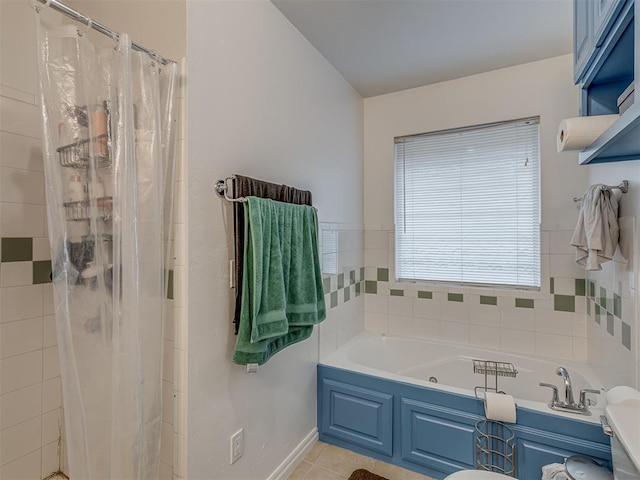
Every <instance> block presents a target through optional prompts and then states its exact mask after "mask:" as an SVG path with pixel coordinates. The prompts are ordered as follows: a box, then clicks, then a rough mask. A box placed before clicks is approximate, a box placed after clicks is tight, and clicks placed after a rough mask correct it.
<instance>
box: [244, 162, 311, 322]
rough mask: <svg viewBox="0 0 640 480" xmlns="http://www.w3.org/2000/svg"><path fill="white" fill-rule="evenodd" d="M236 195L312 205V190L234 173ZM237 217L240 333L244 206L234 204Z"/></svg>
mask: <svg viewBox="0 0 640 480" xmlns="http://www.w3.org/2000/svg"><path fill="white" fill-rule="evenodd" d="M234 177H235V180H234V182H233V185H234V192H233V195H234V197H260V198H270V199H271V200H277V201H278V202H286V203H293V204H296V205H311V192H310V191H308V190H299V189H297V188H294V187H289V186H287V185H279V184H276V183H270V182H265V181H263V180H256V179H255V178H251V177H245V176H243V175H237V174H236V175H234ZM234 207H235V210H234V217H235V225H234V228H235V258H236V271H235V277H236V285H235V287H236V304H235V312H234V317H233V323H234V324H235V333H236V335H237V334H238V329H239V326H240V310H241V306H242V272H243V270H244V206H243V205H242V204H237V203H236V204H234Z"/></svg>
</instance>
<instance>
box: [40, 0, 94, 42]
mask: <svg viewBox="0 0 640 480" xmlns="http://www.w3.org/2000/svg"><path fill="white" fill-rule="evenodd" d="M49 1H51V0H49ZM91 27H93V20H91V18H89V17H87V24H86V25H85V27H84V29H82V30H81V29H79V28H78V35H80V36H81V37H82V36H83V35H84V34H86V33H87V32H88V31H89V30H91Z"/></svg>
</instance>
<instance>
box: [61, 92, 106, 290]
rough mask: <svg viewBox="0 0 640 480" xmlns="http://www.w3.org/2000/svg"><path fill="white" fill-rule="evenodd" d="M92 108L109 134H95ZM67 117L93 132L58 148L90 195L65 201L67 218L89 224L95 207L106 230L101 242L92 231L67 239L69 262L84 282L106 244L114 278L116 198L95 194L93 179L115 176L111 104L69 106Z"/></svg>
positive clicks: (65, 163)
mask: <svg viewBox="0 0 640 480" xmlns="http://www.w3.org/2000/svg"><path fill="white" fill-rule="evenodd" d="M92 109H94V110H96V111H97V112H100V114H101V115H103V116H104V122H105V130H106V131H105V133H99V134H94V135H92V134H91V131H90V128H89V127H90V125H89V116H90V115H92V113H95V112H92ZM67 114H68V118H69V119H70V121H71V122H74V123H75V124H76V126H79V127H82V128H83V129H85V130H86V131H87V132H89V133H88V135H87V136H86V137H87V138H81V139H79V140H76V141H74V142H72V143H69V144H66V145H63V146H61V147H58V148H57V149H56V151H57V152H58V157H59V160H60V165H61V166H62V167H65V168H68V169H74V170H77V171H78V174H79V176H80V179H81V180H82V186H83V188H84V191H85V194H86V198H83V199H82V200H77V201H65V202H63V203H62V205H63V207H64V212H65V218H66V220H67V222H68V223H69V222H73V223H78V222H89V221H90V220H91V217H92V215H91V210H92V208H95V209H96V215H95V218H97V219H100V220H102V222H103V224H102V228H96V230H97V234H96V236H97V242H96V238H95V237H96V236H94V234H93V233H91V232H89V233H88V234H85V235H82V236H81V238H80V240H79V241H78V239H77V238H74V237H73V236H71V235H69V236H68V237H67V238H68V242H67V245H68V246H67V248H68V253H69V259H70V261H71V263H72V264H73V266H74V267H75V268H76V269H77V271H78V272H80V275H79V276H78V279H77V282H76V283H82V282H83V281H86V280H87V279H90V278H93V277H94V276H95V275H93V273H92V270H91V269H90V267H91V260H92V259H93V257H94V249H95V248H96V245H97V244H98V245H102V247H103V252H104V253H105V254H106V265H105V266H104V269H105V273H106V276H107V278H108V277H110V274H111V273H112V268H113V266H112V265H111V261H112V259H111V253H112V245H113V235H112V233H111V227H110V223H109V222H111V220H112V214H113V196H112V195H106V194H105V193H104V192H102V194H101V195H95V194H94V193H95V192H93V191H92V189H95V185H96V184H97V182H98V181H99V179H98V178H93V177H94V174H97V172H98V170H100V171H103V172H105V171H108V175H107V178H110V177H111V175H112V172H111V171H109V170H110V169H111V167H112V160H111V158H112V157H111V128H110V109H109V102H108V101H104V102H103V103H102V105H98V106H94V107H89V106H86V107H84V106H83V107H78V106H75V107H69V109H68V111H67ZM78 130H80V129H78ZM92 164H93V165H92ZM90 167H93V168H90ZM92 194H93V195H92ZM68 230H69V227H67V233H69V232H68ZM100 230H102V231H100ZM74 240H75V241H74ZM93 271H95V269H93ZM85 272H86V273H85ZM83 273H85V275H83ZM109 283H110V282H107V284H109Z"/></svg>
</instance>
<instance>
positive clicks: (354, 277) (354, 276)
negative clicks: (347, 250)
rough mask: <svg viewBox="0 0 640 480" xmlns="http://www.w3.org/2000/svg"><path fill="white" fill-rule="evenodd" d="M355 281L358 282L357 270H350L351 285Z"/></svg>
mask: <svg viewBox="0 0 640 480" xmlns="http://www.w3.org/2000/svg"><path fill="white" fill-rule="evenodd" d="M354 283H356V271H355V270H351V271H350V272H349V285H353V284H354Z"/></svg>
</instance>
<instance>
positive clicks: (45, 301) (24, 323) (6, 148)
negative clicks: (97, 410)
mask: <svg viewBox="0 0 640 480" xmlns="http://www.w3.org/2000/svg"><path fill="white" fill-rule="evenodd" d="M0 8H1V9H2V12H1V13H2V14H1V15H0V18H2V33H1V37H2V38H1V41H0V43H1V44H2V45H3V46H2V53H3V55H2V68H1V69H0V70H2V77H1V79H0V80H1V84H0V237H30V238H33V239H34V248H33V254H34V255H33V258H34V260H48V259H50V255H49V245H48V239H47V238H46V235H47V233H46V221H45V206H44V204H45V201H44V173H43V170H44V168H43V161H42V150H41V146H40V141H41V126H40V123H41V120H40V118H41V117H40V107H39V106H38V100H37V96H36V93H37V91H36V83H37V77H35V74H36V70H35V68H36V58H35V31H34V27H33V25H34V21H33V18H32V12H31V10H30V9H29V6H28V4H26V3H22V2H2V6H1V7H0ZM9 23H11V24H12V25H9ZM5 27H6V28H5ZM18 43H20V44H22V45H23V46H24V49H22V48H20V49H13V50H6V47H5V45H7V44H12V45H16V44H18ZM25 52H30V53H32V55H33V56H27V55H25ZM32 281H33V278H32V262H10V263H3V264H2V267H1V269H0V379H1V380H0V478H11V479H20V478H25V479H26V478H28V479H37V478H42V477H43V476H46V475H48V474H49V473H51V472H54V471H56V470H58V436H59V426H62V424H63V420H62V395H61V387H60V367H59V361H58V346H57V339H56V334H55V324H54V318H53V316H52V313H53V308H52V305H53V299H52V290H51V285H50V284H44V285H43V284H38V285H32Z"/></svg>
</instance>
